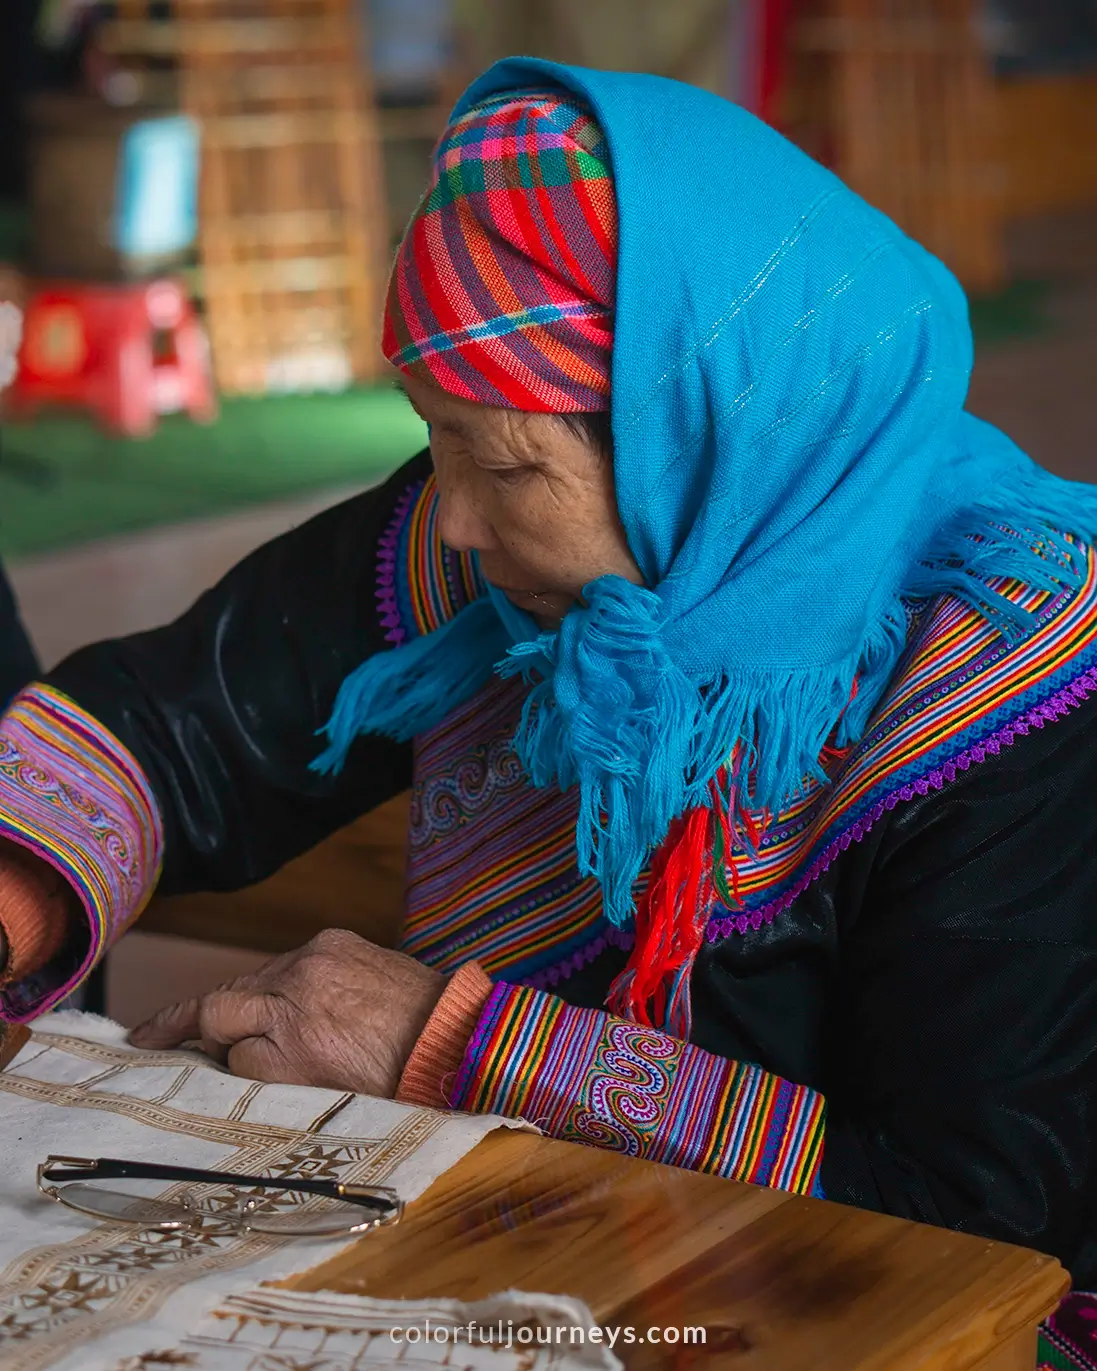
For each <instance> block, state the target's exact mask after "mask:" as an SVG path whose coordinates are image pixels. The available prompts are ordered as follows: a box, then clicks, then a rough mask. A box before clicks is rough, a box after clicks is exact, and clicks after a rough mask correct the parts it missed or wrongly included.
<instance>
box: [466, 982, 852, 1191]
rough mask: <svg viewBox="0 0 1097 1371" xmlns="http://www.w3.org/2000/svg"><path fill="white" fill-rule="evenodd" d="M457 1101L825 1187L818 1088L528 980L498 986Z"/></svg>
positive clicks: (643, 1149)
mask: <svg viewBox="0 0 1097 1371" xmlns="http://www.w3.org/2000/svg"><path fill="white" fill-rule="evenodd" d="M452 1099H453V1103H454V1107H455V1108H457V1109H464V1110H467V1111H470V1112H472V1113H478V1114H480V1113H491V1114H503V1115H505V1116H507V1117H509V1118H522V1119H527V1120H529V1121H530V1122H531V1123H534V1124H536V1125H537V1126H538V1127H539V1128H541V1129H542V1130H543V1131H544V1132H546V1133H548V1134H550V1135H551V1136H552V1137H556V1138H563V1139H565V1140H567V1141H569V1142H581V1143H588V1144H590V1145H592V1146H595V1147H605V1148H609V1149H611V1150H613V1151H615V1152H623V1153H625V1154H627V1155H628V1156H632V1157H644V1158H646V1159H647V1160H649V1161H657V1162H664V1163H666V1164H667V1165H670V1166H679V1167H684V1168H686V1169H688V1170H691V1171H707V1172H710V1173H712V1174H713V1175H718V1176H725V1177H727V1178H728V1179H729V1180H739V1181H749V1182H751V1183H752V1184H754V1185H763V1186H768V1187H770V1188H773V1189H778V1190H789V1191H792V1192H794V1193H795V1194H800V1195H811V1194H814V1195H820V1194H821V1193H822V1192H821V1188H820V1184H819V1167H820V1163H821V1161H822V1155H823V1133H824V1115H825V1105H824V1101H823V1097H822V1096H821V1095H819V1094H818V1093H817V1092H816V1091H814V1090H810V1089H808V1088H807V1087H806V1086H798V1085H793V1084H792V1083H791V1082H790V1081H786V1080H782V1079H781V1078H780V1077H779V1076H775V1075H773V1073H772V1072H769V1071H763V1070H762V1068H761V1067H759V1066H752V1065H749V1064H746V1063H742V1062H734V1061H727V1060H725V1059H724V1058H722V1057H717V1056H714V1055H713V1054H712V1053H709V1052H703V1051H701V1049H700V1048H697V1047H692V1046H691V1045H690V1044H688V1043H683V1042H681V1041H679V1040H678V1039H677V1038H672V1037H671V1036H670V1035H669V1034H667V1033H660V1032H659V1031H658V1030H656V1029H650V1028H642V1027H640V1026H639V1025H638V1024H633V1023H628V1022H627V1021H626V1020H624V1019H617V1018H614V1017H612V1016H611V1015H609V1014H605V1013H603V1012H602V1011H601V1010H597V1009H578V1008H576V1007H575V1006H573V1005H569V1004H566V1003H565V1002H564V1001H563V1000H561V999H558V998H557V997H556V996H554V995H548V994H545V993H544V992H543V991H540V990H534V989H532V988H530V987H528V986H514V985H504V984H500V985H497V986H496V987H495V989H494V990H493V991H492V994H491V997H490V999H489V1000H488V1002H487V1004H486V1005H485V1007H484V1012H483V1014H482V1015H481V1017H480V1021H479V1023H478V1024H477V1027H476V1030H475V1031H474V1033H473V1035H472V1038H471V1039H470V1041H469V1046H468V1049H467V1051H466V1053H465V1059H464V1061H463V1062H462V1064H461V1069H460V1071H459V1072H458V1074H457V1078H456V1080H455V1082H454V1087H453V1095H452Z"/></svg>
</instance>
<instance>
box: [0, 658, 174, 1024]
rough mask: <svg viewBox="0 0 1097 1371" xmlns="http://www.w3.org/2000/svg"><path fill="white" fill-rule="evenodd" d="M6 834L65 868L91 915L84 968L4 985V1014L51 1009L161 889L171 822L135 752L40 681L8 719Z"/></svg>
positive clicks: (0, 825) (3, 788) (4, 741)
mask: <svg viewBox="0 0 1097 1371" xmlns="http://www.w3.org/2000/svg"><path fill="white" fill-rule="evenodd" d="M0 837H2V838H8V839H10V840H11V841H12V842H16V843H19V844H21V845H22V846H23V847H27V848H29V849H30V850H31V851H32V852H35V853H37V854H38V856H40V857H42V858H44V859H45V860H46V861H47V862H49V863H50V864H51V865H52V866H54V867H56V868H57V870H58V871H59V872H60V873H61V875H62V876H64V877H65V879H66V880H67V881H68V882H69V884H70V885H71V886H72V887H73V889H74V890H75V891H76V893H77V894H78V895H79V897H80V900H81V902H82V904H83V906H84V910H85V912H86V913H87V916H88V930H89V938H88V947H87V951H86V954H85V956H84V958H83V961H82V962H81V963H80V964H79V966H78V967H72V966H67V967H66V968H65V972H64V973H62V972H59V971H52V972H51V969H50V968H47V969H46V971H45V972H43V973H39V974H37V975H35V976H32V977H28V978H27V979H26V980H24V981H17V982H15V983H14V984H12V985H8V986H6V987H5V988H4V991H3V993H2V994H0V1019H4V1020H7V1021H8V1022H9V1023H12V1022H14V1023H18V1022H22V1021H24V1020H27V1019H32V1018H35V1017H36V1016H37V1015H39V1014H43V1013H45V1011H46V1010H47V1009H51V1008H52V1007H53V1006H54V1005H55V1004H57V1002H58V1001H59V1000H62V999H64V997H65V996H66V995H68V994H70V993H71V992H72V990H73V989H74V988H75V987H76V986H77V985H79V984H80V982H81V981H82V980H83V979H84V977H85V976H87V974H88V972H89V971H90V970H91V969H92V967H93V966H94V965H95V963H96V961H97V960H98V958H99V957H100V955H101V954H102V953H103V952H104V951H105V949H106V948H107V947H108V946H109V945H110V943H111V942H112V941H113V940H114V939H115V938H116V937H118V935H119V934H120V933H122V932H123V931H124V930H125V929H126V928H127V927H128V926H129V924H131V923H132V922H133V920H134V919H136V918H137V916H138V914H140V913H141V911H142V909H144V907H145V905H146V904H147V903H148V900H149V897H150V896H151V895H152V892H153V890H154V889H155V888H156V882H157V880H158V879H159V876H160V861H161V854H162V852H163V845H164V839H163V830H162V826H161V823H160V816H159V813H158V811H157V807H156V800H155V798H154V796H153V794H152V791H151V790H150V788H149V784H148V781H147V780H146V779H145V776H144V773H143V772H142V771H141V768H140V766H139V765H138V764H137V762H136V760H135V759H134V758H133V756H132V755H131V754H130V753H129V752H128V751H127V750H126V749H125V748H124V747H123V746H122V744H121V743H120V742H119V741H118V739H117V738H115V737H114V736H113V734H111V733H108V732H107V730H106V729H105V728H103V726H102V725H101V724H99V723H97V722H96V720H95V719H93V718H92V717H91V716H90V715H89V714H85V713H84V711H83V710H82V709H81V708H80V707H79V706H78V705H76V704H75V703H74V702H73V701H72V700H70V699H69V698H68V697H67V696H65V695H62V694H61V693H60V691H57V690H54V689H52V688H51V687H50V686H44V685H34V686H31V687H30V688H29V689H27V690H24V691H23V692H22V693H21V694H19V695H17V696H16V697H15V700H14V702H13V703H12V705H11V707H10V708H9V709H8V711H7V713H6V714H5V715H4V716H3V718H2V719H0Z"/></svg>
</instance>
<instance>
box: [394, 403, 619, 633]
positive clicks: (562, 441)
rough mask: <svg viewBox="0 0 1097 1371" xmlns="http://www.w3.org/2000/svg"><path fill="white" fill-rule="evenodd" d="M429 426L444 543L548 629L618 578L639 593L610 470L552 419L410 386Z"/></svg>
mask: <svg viewBox="0 0 1097 1371" xmlns="http://www.w3.org/2000/svg"><path fill="white" fill-rule="evenodd" d="M402 379H403V383H404V386H405V389H406V390H407V393H408V398H409V399H410V400H411V403H412V405H413V406H414V408H415V410H416V412H417V413H418V414H419V415H420V417H421V418H423V419H425V420H426V422H427V423H428V424H430V426H431V434H430V450H431V456H432V457H433V459H434V469H435V473H436V476H437V479H438V497H439V506H438V513H439V528H440V532H441V535H442V540H443V542H445V543H447V544H448V545H449V546H450V547H451V548H454V549H455V550H456V551H459V552H472V551H475V552H477V553H479V556H480V567H481V570H482V571H483V573H484V575H485V577H486V578H487V579H488V580H489V581H490V582H491V583H492V584H493V585H496V586H498V587H499V588H500V589H501V590H503V591H505V592H506V594H507V596H508V597H509V598H510V599H511V600H513V602H514V603H515V604H516V605H518V606H519V608H521V609H525V610H527V611H528V612H529V613H530V614H532V615H533V616H534V617H535V618H536V619H537V620H538V621H539V622H540V623H541V624H542V625H546V626H551V625H554V624H558V623H559V622H560V620H561V619H562V618H563V617H564V615H565V614H566V613H567V611H568V609H569V608H570V607H571V605H572V604H573V603H574V602H575V601H576V600H577V599H578V598H579V595H580V593H581V591H582V589H583V587H584V586H585V585H586V584H587V583H588V582H589V581H593V580H595V579H596V578H597V577H599V576H604V575H607V574H614V575H617V576H623V577H625V579H626V580H629V581H633V582H635V583H636V584H640V583H641V582H642V580H643V578H642V577H641V575H640V570H639V568H638V567H637V565H636V563H635V561H634V560H633V558H632V554H631V553H630V552H629V550H628V544H627V543H626V541H625V533H624V529H623V528H622V527H621V520H620V518H619V516H618V514H617V502H616V499H615V497H614V491H613V464H612V462H611V460H610V459H609V457H607V456H605V455H604V454H603V453H601V452H598V451H597V450H596V449H595V448H594V447H593V446H591V445H590V444H589V443H588V442H587V441H586V440H585V439H584V438H581V437H579V436H578V435H577V434H574V433H572V432H571V431H570V430H569V429H568V428H567V426H566V425H565V424H563V423H561V422H560V420H559V419H558V418H557V417H555V416H554V415H551V414H526V413H523V412H521V411H518V410H511V409H492V408H490V407H489V406H487V405H479V404H474V403H472V402H471V401H469V400H461V399H458V398H457V397H455V396H452V395H448V394H447V393H446V392H445V391H443V390H441V389H440V388H439V387H437V386H434V385H432V384H430V383H429V382H425V381H422V380H419V379H418V378H416V377H413V376H404V377H403V378H402Z"/></svg>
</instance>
